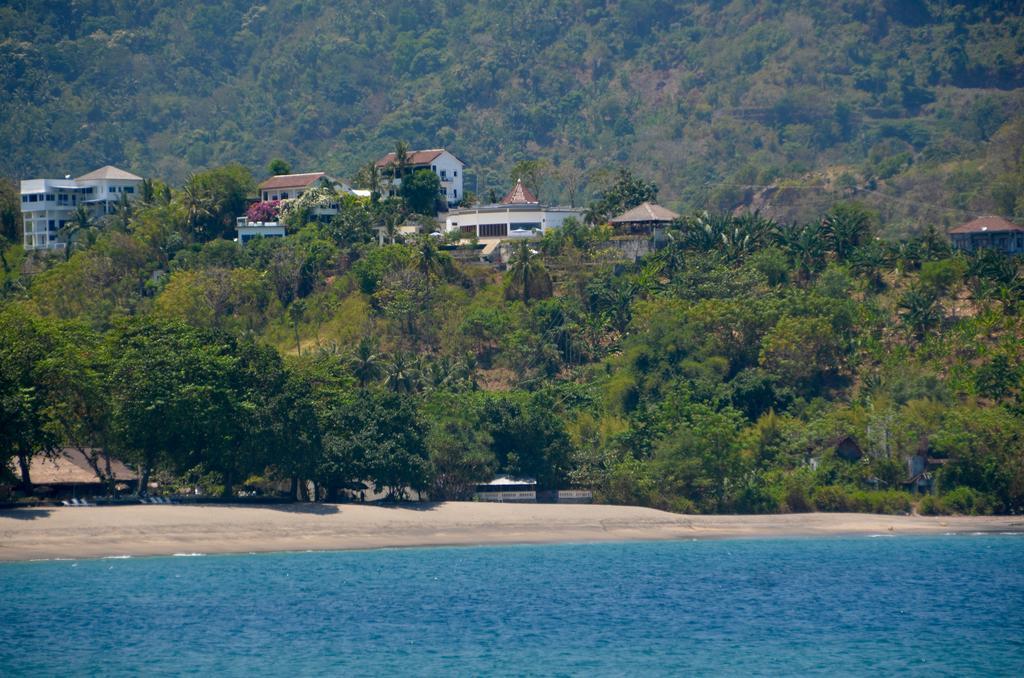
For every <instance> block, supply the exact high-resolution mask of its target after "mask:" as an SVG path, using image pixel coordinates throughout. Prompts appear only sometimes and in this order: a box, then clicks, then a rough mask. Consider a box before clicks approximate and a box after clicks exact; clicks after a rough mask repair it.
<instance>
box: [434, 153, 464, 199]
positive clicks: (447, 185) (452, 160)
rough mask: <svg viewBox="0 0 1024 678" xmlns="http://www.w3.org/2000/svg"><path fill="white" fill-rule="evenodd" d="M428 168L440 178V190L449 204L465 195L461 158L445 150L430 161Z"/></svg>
mask: <svg viewBox="0 0 1024 678" xmlns="http://www.w3.org/2000/svg"><path fill="white" fill-rule="evenodd" d="M430 169H431V170H432V171H433V172H434V174H436V175H437V177H438V179H440V180H441V190H442V191H443V192H444V198H445V200H446V201H447V202H448V204H449V205H455V204H457V203H458V202H459V201H460V200H462V198H463V197H465V191H463V190H462V179H463V177H462V170H463V164H462V161H461V160H459V159H458V158H456V157H455V156H454V155H452V154H451V153H449V152H448V151H445V152H444V153H442V154H441V155H439V156H437V157H436V158H434V159H433V160H431V161H430Z"/></svg>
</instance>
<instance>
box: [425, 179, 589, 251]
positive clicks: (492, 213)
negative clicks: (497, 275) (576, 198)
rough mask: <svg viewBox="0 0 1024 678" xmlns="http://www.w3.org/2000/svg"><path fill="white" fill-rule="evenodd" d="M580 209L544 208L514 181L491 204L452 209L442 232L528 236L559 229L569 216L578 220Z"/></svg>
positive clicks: (486, 237) (493, 236)
mask: <svg viewBox="0 0 1024 678" xmlns="http://www.w3.org/2000/svg"><path fill="white" fill-rule="evenodd" d="M582 215H583V211H582V210H579V209H577V208H575V207H548V206H545V205H542V204H540V201H539V200H538V199H537V196H535V195H534V194H533V192H532V191H530V189H529V188H527V187H526V186H524V185H523V182H522V181H521V180H520V181H517V182H516V185H515V186H514V187H513V188H512V190H511V191H509V192H508V193H507V194H506V195H505V197H503V198H502V199H501V200H500V201H498V202H497V203H495V204H493V205H481V206H479V207H464V208H460V209H454V210H452V211H450V212H449V213H448V216H447V217H446V218H445V230H446V231H449V232H451V231H458V232H460V233H462V234H463V236H464V237H466V238H472V237H474V236H475V237H476V238H478V239H480V240H501V239H503V238H517V237H532V236H535V235H540V234H542V233H544V232H545V231H547V230H548V229H551V228H559V227H561V225H562V224H563V223H565V220H566V219H568V218H569V217H573V218H576V219H580V218H581V217H582Z"/></svg>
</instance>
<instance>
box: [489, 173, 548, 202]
mask: <svg viewBox="0 0 1024 678" xmlns="http://www.w3.org/2000/svg"><path fill="white" fill-rule="evenodd" d="M498 202H499V203H500V204H502V205H538V204H540V200H538V199H537V196H535V195H534V194H533V193H532V192H531V191H530V189H528V188H527V187H526V186H523V180H522V179H516V185H515V186H513V187H512V190H511V191H509V192H508V193H506V194H505V197H504V198H502V199H501V200H499V201H498Z"/></svg>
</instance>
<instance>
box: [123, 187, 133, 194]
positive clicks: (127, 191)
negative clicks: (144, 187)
mask: <svg viewBox="0 0 1024 678" xmlns="http://www.w3.org/2000/svg"><path fill="white" fill-rule="evenodd" d="M124 192H125V193H134V192H135V187H134V186H125V187H124Z"/></svg>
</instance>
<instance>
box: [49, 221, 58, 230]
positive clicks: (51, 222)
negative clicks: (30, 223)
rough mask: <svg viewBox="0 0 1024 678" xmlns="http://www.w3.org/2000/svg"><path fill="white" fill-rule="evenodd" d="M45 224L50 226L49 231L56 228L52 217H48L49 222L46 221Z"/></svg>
mask: <svg viewBox="0 0 1024 678" xmlns="http://www.w3.org/2000/svg"><path fill="white" fill-rule="evenodd" d="M47 225H48V226H49V227H50V230H51V231H52V230H53V229H54V228H56V226H55V225H54V221H53V219H50V221H49V223H48V224H47Z"/></svg>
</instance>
